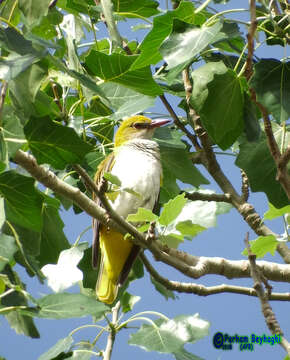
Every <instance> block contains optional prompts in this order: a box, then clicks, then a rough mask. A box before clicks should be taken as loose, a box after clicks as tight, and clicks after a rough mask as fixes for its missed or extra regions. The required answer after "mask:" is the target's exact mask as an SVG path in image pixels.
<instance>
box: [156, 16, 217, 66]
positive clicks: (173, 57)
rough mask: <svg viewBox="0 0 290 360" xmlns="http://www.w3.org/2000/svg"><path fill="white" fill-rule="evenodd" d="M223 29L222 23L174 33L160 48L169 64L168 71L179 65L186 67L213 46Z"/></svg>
mask: <svg viewBox="0 0 290 360" xmlns="http://www.w3.org/2000/svg"><path fill="white" fill-rule="evenodd" d="M221 28H222V24H221V23H220V22H217V23H215V24H214V25H212V26H207V25H203V26H201V27H189V28H187V29H186V30H185V31H183V32H179V31H178V32H172V33H171V35H170V36H169V37H168V38H167V39H166V40H165V41H164V42H163V43H162V45H161V46H160V53H161V55H162V57H163V59H164V60H165V61H166V62H167V64H168V66H167V69H168V70H169V69H172V68H174V67H176V66H178V65H181V64H183V66H186V64H187V63H188V62H190V61H191V60H193V58H194V57H196V56H197V55H198V54H199V53H200V52H202V51H203V50H204V49H205V48H206V47H207V46H208V45H209V44H211V43H212V42H213V41H214V40H215V39H216V36H217V34H218V32H219V31H220V29H221Z"/></svg>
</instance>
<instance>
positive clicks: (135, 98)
mask: <svg viewBox="0 0 290 360" xmlns="http://www.w3.org/2000/svg"><path fill="white" fill-rule="evenodd" d="M100 88H101V90H102V91H103V93H104V94H105V96H106V98H107V99H108V100H109V101H110V105H111V106H112V108H113V109H114V110H115V111H114V113H113V114H112V115H111V116H110V118H111V119H115V120H119V119H122V118H124V117H125V116H131V115H135V114H137V113H139V112H142V111H144V110H146V109H148V108H150V107H152V106H154V104H155V98H154V97H153V96H146V95H143V94H141V93H139V92H136V91H134V90H132V89H129V88H128V87H125V86H123V85H121V84H116V83H111V82H107V83H104V84H101V85H100Z"/></svg>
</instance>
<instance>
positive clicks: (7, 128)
mask: <svg viewBox="0 0 290 360" xmlns="http://www.w3.org/2000/svg"><path fill="white" fill-rule="evenodd" d="M2 126H3V136H4V140H5V141H6V143H7V149H8V155H9V157H12V156H14V155H15V153H16V151H17V150H18V149H20V147H21V146H22V145H23V143H25V142H26V140H25V136H24V132H23V127H22V125H21V123H20V120H19V118H18V117H17V115H16V114H15V112H14V110H13V109H12V108H11V106H9V105H7V106H5V107H4V108H3V112H2Z"/></svg>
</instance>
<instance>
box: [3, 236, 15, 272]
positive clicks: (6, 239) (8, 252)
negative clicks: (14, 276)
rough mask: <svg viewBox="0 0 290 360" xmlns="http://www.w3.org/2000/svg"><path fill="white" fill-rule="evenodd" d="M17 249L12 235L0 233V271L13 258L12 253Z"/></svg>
mask: <svg viewBox="0 0 290 360" xmlns="http://www.w3.org/2000/svg"><path fill="white" fill-rule="evenodd" d="M17 250H18V248H17V246H16V244H15V240H14V238H13V237H12V236H8V235H5V234H0V271H2V270H3V269H4V267H5V265H6V264H7V263H9V262H10V261H11V260H12V259H13V255H14V254H15V253H16V251H17Z"/></svg>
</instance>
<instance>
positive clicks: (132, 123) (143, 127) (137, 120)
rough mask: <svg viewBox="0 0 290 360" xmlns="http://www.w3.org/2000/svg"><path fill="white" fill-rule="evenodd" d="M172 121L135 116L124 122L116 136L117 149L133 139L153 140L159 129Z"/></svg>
mask: <svg viewBox="0 0 290 360" xmlns="http://www.w3.org/2000/svg"><path fill="white" fill-rule="evenodd" d="M169 122H170V120H165V119H159V120H151V119H149V118H147V117H146V116H142V115H135V116H132V117H130V118H128V119H126V120H123V121H122V123H121V125H120V127H119V129H118V130H117V132H116V136H115V147H118V146H121V145H123V144H124V143H126V142H127V141H129V140H133V139H151V138H152V136H153V133H154V130H155V129H156V128H157V127H160V126H162V125H165V124H168V123H169Z"/></svg>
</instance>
